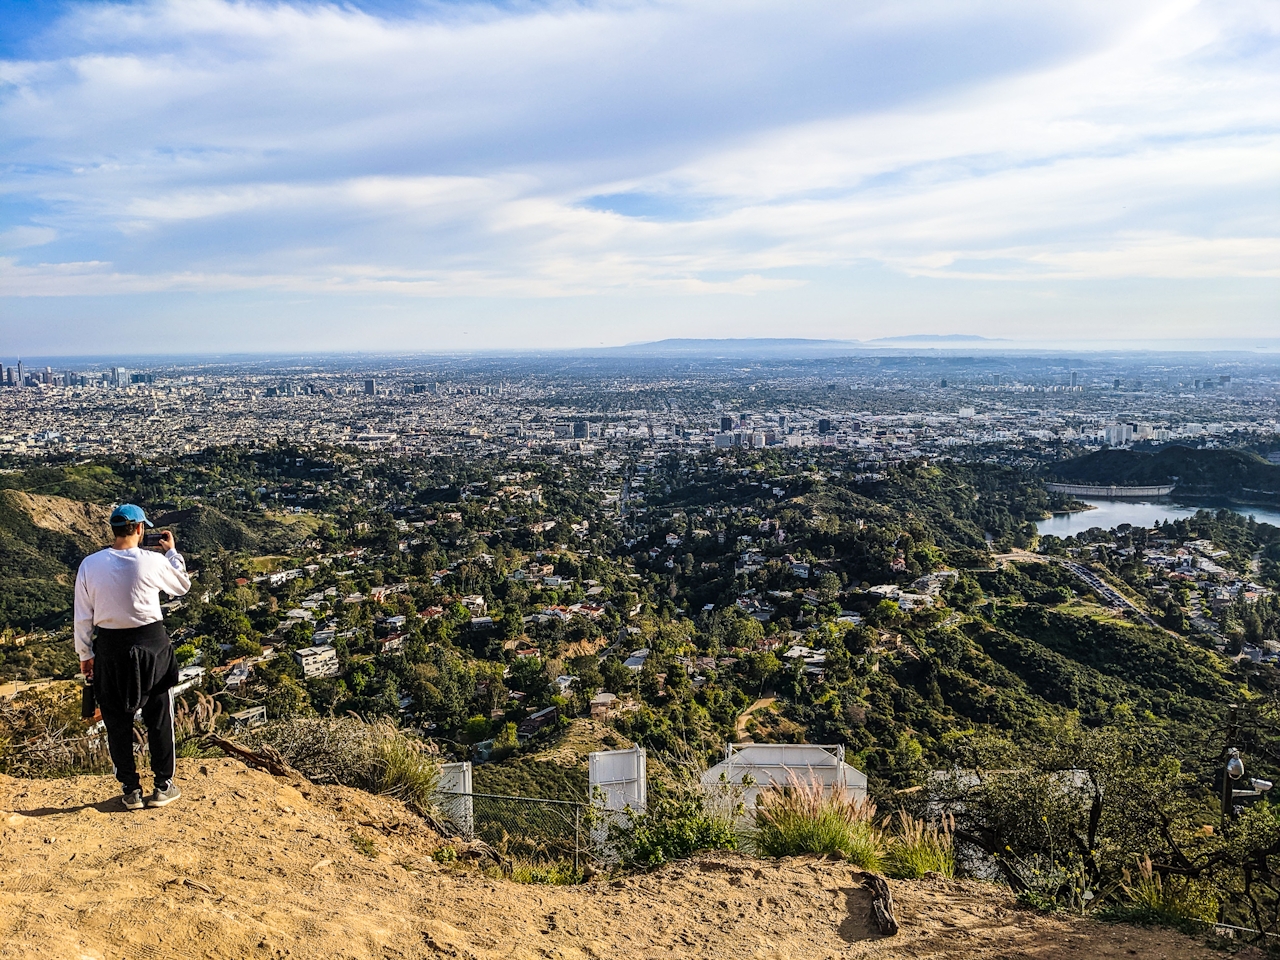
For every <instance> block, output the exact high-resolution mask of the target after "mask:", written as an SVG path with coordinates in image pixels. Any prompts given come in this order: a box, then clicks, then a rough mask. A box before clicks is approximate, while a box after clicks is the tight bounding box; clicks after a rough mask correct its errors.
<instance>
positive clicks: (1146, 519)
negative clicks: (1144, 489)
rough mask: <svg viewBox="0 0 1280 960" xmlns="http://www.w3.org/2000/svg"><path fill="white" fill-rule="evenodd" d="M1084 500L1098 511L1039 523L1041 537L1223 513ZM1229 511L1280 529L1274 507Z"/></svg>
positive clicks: (1172, 505)
mask: <svg viewBox="0 0 1280 960" xmlns="http://www.w3.org/2000/svg"><path fill="white" fill-rule="evenodd" d="M1080 499H1081V500H1082V502H1084V503H1087V504H1090V505H1091V506H1093V507H1095V508H1096V509H1094V510H1082V511H1080V512H1079V513H1057V514H1054V515H1053V516H1052V517H1050V518H1049V519H1048V520H1039V521H1037V522H1036V529H1037V530H1038V531H1039V532H1040V535H1041V536H1047V535H1049V534H1052V535H1053V536H1055V537H1071V536H1075V535H1076V534H1077V533H1083V532H1084V531H1085V530H1088V529H1090V528H1092V527H1102V529H1104V530H1110V529H1111V528H1112V527H1116V526H1119V525H1120V524H1122V523H1128V524H1131V525H1133V526H1135V527H1138V526H1142V527H1150V526H1152V525H1153V524H1156V523H1159V522H1160V521H1162V520H1178V519H1180V518H1183V517H1194V516H1195V515H1196V511H1197V510H1218V509H1221V508H1220V507H1208V506H1204V507H1194V506H1190V507H1189V506H1186V505H1185V504H1180V503H1172V502H1166V501H1161V500H1094V499H1091V498H1088V497H1081V498H1080ZM1229 509H1231V510H1233V511H1235V512H1236V513H1239V514H1242V515H1244V516H1246V517H1253V518H1254V519H1255V520H1257V521H1258V522H1259V523H1272V524H1275V525H1276V526H1277V527H1280V510H1275V509H1273V508H1270V507H1230V508H1229Z"/></svg>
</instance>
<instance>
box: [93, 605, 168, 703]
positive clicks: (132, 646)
mask: <svg viewBox="0 0 1280 960" xmlns="http://www.w3.org/2000/svg"><path fill="white" fill-rule="evenodd" d="M177 685H178V661H177V660H176V659H175V658H174V656H173V644H172V643H171V642H170V641H169V634H168V633H167V632H165V629H164V623H163V622H161V621H157V622H156V623H148V624H147V625H146V626H142V627H130V628H128V629H125V630H111V629H108V628H106V627H98V628H97V634H96V636H95V638H94V642H93V692H94V696H95V697H96V698H97V700H98V704H99V706H101V707H102V708H103V710H115V711H118V712H124V713H130V714H131V713H133V712H134V711H136V710H138V709H139V708H140V707H141V706H142V704H143V703H144V701H146V700H147V699H148V698H149V697H153V696H156V695H158V694H161V693H164V692H165V691H166V690H169V689H170V688H172V687H175V686H177Z"/></svg>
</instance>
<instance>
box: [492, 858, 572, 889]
mask: <svg viewBox="0 0 1280 960" xmlns="http://www.w3.org/2000/svg"><path fill="white" fill-rule="evenodd" d="M488 872H489V874H490V876H492V877H494V878H495V879H503V880H510V881H511V882H512V883H540V884H547V885H550V886H573V885H574V884H579V883H582V881H583V880H584V879H585V877H584V876H583V874H582V871H581V870H580V869H579V868H578V867H575V866H574V865H573V864H572V863H569V862H568V861H565V860H557V861H555V862H552V863H536V862H534V861H532V860H512V861H511V862H510V863H508V864H507V865H506V866H505V867H492V868H490V870H489V871H488Z"/></svg>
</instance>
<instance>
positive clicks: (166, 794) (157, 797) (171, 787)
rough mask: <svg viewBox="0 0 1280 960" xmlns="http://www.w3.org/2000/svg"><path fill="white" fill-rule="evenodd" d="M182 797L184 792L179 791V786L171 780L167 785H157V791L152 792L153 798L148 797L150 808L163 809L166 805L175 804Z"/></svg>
mask: <svg viewBox="0 0 1280 960" xmlns="http://www.w3.org/2000/svg"><path fill="white" fill-rule="evenodd" d="M180 796H182V791H181V790H179V789H178V785H177V784H176V783H174V782H173V781H172V780H170V781H169V782H168V783H166V784H159V783H157V784H156V788H155V790H153V791H152V792H151V796H149V797H147V806H148V807H163V806H165V805H166V804H170V803H173V801H175V800H177V799H178V798H179V797H180Z"/></svg>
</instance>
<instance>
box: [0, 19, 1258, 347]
mask: <svg viewBox="0 0 1280 960" xmlns="http://www.w3.org/2000/svg"><path fill="white" fill-rule="evenodd" d="M3 9H4V10H5V12H6V14H9V13H13V14H14V15H12V16H5V17H3V18H0V21H2V22H3V23H5V24H6V26H4V27H0V130H3V131H4V132H3V133H0V150H2V151H3V156H4V158H5V163H6V177H5V181H6V182H5V190H4V198H3V202H0V248H2V249H0V340H3V343H2V344H0V349H3V350H4V351H5V352H6V354H7V355H9V356H15V355H16V354H18V353H19V352H21V353H22V354H24V355H31V356H43V357H53V356H58V355H65V354H77V355H85V354H97V355H104V356H106V355H112V356H119V355H126V354H171V355H181V354H189V353H204V352H228V351H235V352H246V353H281V352H285V353H289V352H302V351H305V352H310V353H316V352H328V351H351V350H362V351H369V352H385V351H396V350H406V351H422V352H430V351H432V350H439V351H468V350H492V349H555V348H596V347H600V346H620V345H623V344H631V343H637V342H643V341H655V340H661V339H664V338H668V337H708V338H723V337H771V336H781V335H786V336H793V337H810V338H818V339H821V338H832V339H847V340H861V341H869V340H876V339H880V338H884V337H888V336H894V335H912V334H956V333H964V334H972V335H975V336H981V337H991V338H1007V339H1010V340H1013V341H1018V342H1027V343H1031V344H1034V343H1044V342H1058V343H1063V344H1071V343H1074V342H1080V343H1084V342H1090V343H1103V344H1105V342H1107V341H1125V342H1127V343H1131V344H1137V345H1141V344H1143V343H1146V344H1149V345H1151V346H1155V347H1161V346H1166V347H1167V346H1168V345H1170V344H1171V343H1173V342H1175V341H1178V340H1183V341H1197V342H1201V343H1202V342H1203V341H1204V340H1207V339H1209V338H1210V337H1226V338H1234V339H1235V340H1236V341H1238V342H1240V343H1242V344H1247V343H1248V341H1249V340H1250V339H1251V338H1266V337H1268V336H1274V331H1275V317H1276V306H1277V303H1278V302H1280V297H1278V296H1277V276H1278V275H1280V238H1278V237H1277V236H1276V229H1275V224H1276V223H1277V222H1280V221H1278V220H1277V216H1276V214H1277V213H1278V212H1280V210H1278V209H1277V206H1278V204H1277V200H1276V197H1277V196H1278V195H1280V191H1277V189H1276V187H1277V186H1278V185H1280V184H1277V180H1278V179H1280V172H1278V169H1277V165H1276V163H1275V157H1276V155H1277V149H1276V147H1277V132H1278V131H1280V113H1278V108H1277V106H1276V105H1277V104H1280V95H1278V94H1280V90H1278V89H1277V87H1278V86H1280V84H1278V83H1277V76H1280V73H1278V72H1277V71H1276V69H1275V66H1276V63H1275V61H1276V51H1277V44H1276V38H1277V35H1278V34H1280V20H1277V17H1276V14H1275V12H1274V10H1273V9H1271V8H1269V7H1267V6H1266V5H1263V4H1256V5H1249V4H1236V5H1231V6H1229V7H1228V6H1225V5H1214V4H1206V3H1202V4H1192V3H1182V4H1171V3H1144V4H1135V5H1130V6H1126V7H1125V8H1124V9H1123V10H1117V9H1115V8H1114V7H1103V6H1102V5H1100V4H1079V3H1076V4H1061V5H1045V6H1042V7H1039V8H1037V9H1036V10H1027V9H1025V8H1024V7H1022V6H1018V5H1012V4H1001V3H985V4H980V5H977V6H972V7H966V8H964V9H963V10H960V9H958V8H951V7H947V8H940V7H937V6H936V5H931V4H923V3H921V4H908V5H903V4H893V5H866V6H862V7H859V8H857V9H856V10H855V9H852V8H848V7H847V6H845V5H835V4H824V3H812V4H804V5H800V6H795V5H788V6H787V7H786V8H783V7H781V6H778V5H770V4H749V5H745V6H742V5H737V6H735V7H733V8H732V9H731V8H728V7H721V6H718V5H715V4H707V3H695V2H688V3H665V4H656V3H655V4H633V5H624V4H609V3H591V4H573V5H569V4H531V5H523V6H518V7H506V6H499V5H487V4H437V5H427V4H404V5H396V4H385V3H384V4H376V5H374V4H363V5H344V6H342V7H337V6H332V5H325V4H304V3H294V4H231V3H225V2H221V0H200V2H198V3H184V4H176V3H164V2H156V3H135V4H102V3H84V4H69V5H65V6H57V7H47V8H46V7H40V6H39V5H36V6H32V5H27V4H15V3H8V4H5V5H4V7H3ZM42 11H43V12H42ZM17 14H21V15H17Z"/></svg>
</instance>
